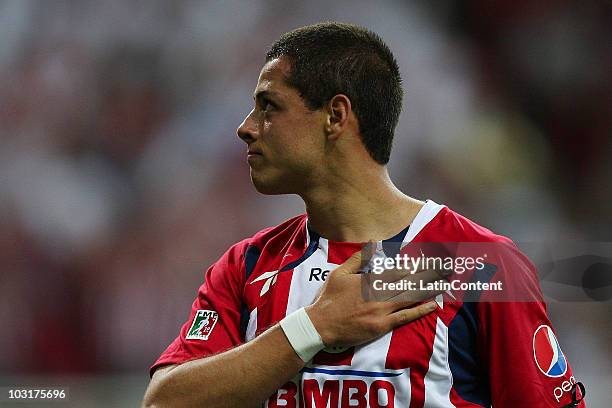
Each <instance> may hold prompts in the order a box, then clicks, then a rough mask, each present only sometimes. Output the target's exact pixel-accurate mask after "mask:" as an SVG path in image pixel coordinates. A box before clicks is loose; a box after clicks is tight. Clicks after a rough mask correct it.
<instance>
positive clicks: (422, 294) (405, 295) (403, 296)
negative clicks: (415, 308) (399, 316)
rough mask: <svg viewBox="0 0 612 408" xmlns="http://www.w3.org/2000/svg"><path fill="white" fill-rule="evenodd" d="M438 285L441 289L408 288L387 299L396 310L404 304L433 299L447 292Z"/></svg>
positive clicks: (392, 308)
mask: <svg viewBox="0 0 612 408" xmlns="http://www.w3.org/2000/svg"><path fill="white" fill-rule="evenodd" d="M438 282H440V283H443V282H446V281H442V280H440V281H438ZM438 287H439V288H440V289H435V288H428V289H418V290H406V291H403V292H401V293H397V294H395V295H393V296H391V297H389V298H388V299H387V301H388V302H389V303H390V305H389V307H390V308H391V310H393V311H395V310H398V309H401V308H403V307H406V306H402V304H405V305H413V304H414V303H418V302H423V301H425V300H427V299H432V298H434V297H436V296H438V295H440V294H442V293H444V292H445V290H443V289H442V288H441V286H438Z"/></svg>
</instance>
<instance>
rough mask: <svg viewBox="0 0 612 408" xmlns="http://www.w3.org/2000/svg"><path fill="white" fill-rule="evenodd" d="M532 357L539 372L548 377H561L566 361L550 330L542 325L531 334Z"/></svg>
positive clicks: (565, 367)
mask: <svg viewBox="0 0 612 408" xmlns="http://www.w3.org/2000/svg"><path fill="white" fill-rule="evenodd" d="M533 357H534V359H535V362H536V365H537V366H538V368H539V369H540V371H541V372H542V373H543V374H544V375H546V376H548V377H561V376H562V375H563V374H565V372H566V371H567V360H566V359H565V355H563V352H562V351H561V347H559V342H558V341H557V337H556V336H555V334H554V333H553V331H552V329H551V328H550V327H549V326H547V325H545V324H543V325H541V326H540V327H538V328H537V329H536V331H535V333H533Z"/></svg>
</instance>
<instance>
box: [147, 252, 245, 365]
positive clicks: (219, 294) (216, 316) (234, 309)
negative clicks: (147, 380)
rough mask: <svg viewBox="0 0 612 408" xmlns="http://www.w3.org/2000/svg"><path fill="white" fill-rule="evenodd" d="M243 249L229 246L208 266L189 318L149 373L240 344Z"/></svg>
mask: <svg viewBox="0 0 612 408" xmlns="http://www.w3.org/2000/svg"><path fill="white" fill-rule="evenodd" d="M244 249H245V245H244V242H242V243H239V244H236V245H234V246H232V247H231V248H230V249H229V250H228V251H227V252H226V253H225V254H223V256H221V258H220V259H219V260H218V261H217V262H215V263H214V264H213V265H212V266H211V267H210V268H208V270H207V271H206V273H205V274H204V283H203V284H202V285H201V286H200V288H199V290H198V295H197V297H196V299H195V300H194V302H193V304H192V306H191V312H190V313H189V318H188V319H187V321H186V322H185V323H184V324H183V326H182V327H181V330H180V332H179V335H178V337H177V338H176V339H174V341H173V342H172V343H170V345H169V346H168V347H167V348H166V350H165V351H164V352H163V353H162V354H161V356H160V357H159V358H158V359H157V361H156V362H155V363H154V364H153V366H151V369H150V375H153V373H154V372H155V370H156V369H157V368H159V367H160V366H164V365H168V364H181V363H184V362H186V361H189V360H194V359H198V358H202V357H206V356H209V355H212V354H216V353H219V352H221V351H224V350H227V349H230V348H233V347H235V346H237V345H239V344H240V343H241V339H242V336H241V332H240V310H241V306H242V288H243V286H244V280H245V278H244V276H245V275H244V273H243V271H244Z"/></svg>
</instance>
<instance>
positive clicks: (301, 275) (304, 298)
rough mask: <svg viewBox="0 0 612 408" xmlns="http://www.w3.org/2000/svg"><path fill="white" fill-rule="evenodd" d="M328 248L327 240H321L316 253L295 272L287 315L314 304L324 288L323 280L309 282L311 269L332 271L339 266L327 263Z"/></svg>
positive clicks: (290, 289)
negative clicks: (322, 287)
mask: <svg viewBox="0 0 612 408" xmlns="http://www.w3.org/2000/svg"><path fill="white" fill-rule="evenodd" d="M327 248H328V246H327V240H326V239H324V238H319V247H318V248H317V249H316V251H315V252H314V253H313V254H312V255H310V256H309V257H308V258H307V259H306V260H305V261H304V262H302V263H301V264H299V265H298V266H297V267H295V269H294V270H293V272H292V275H291V286H289V296H288V299H287V310H286V311H285V315H288V314H290V313H293V312H294V311H296V310H297V309H299V308H300V307H304V306H308V305H310V304H312V303H313V302H314V300H315V298H316V296H317V294H318V293H319V290H320V289H321V286H323V283H324V282H323V280H319V281H317V280H313V281H312V282H310V281H309V280H308V278H309V277H310V269H311V268H321V269H324V270H327V269H329V270H331V269H334V268H335V267H336V266H337V265H335V264H329V263H327Z"/></svg>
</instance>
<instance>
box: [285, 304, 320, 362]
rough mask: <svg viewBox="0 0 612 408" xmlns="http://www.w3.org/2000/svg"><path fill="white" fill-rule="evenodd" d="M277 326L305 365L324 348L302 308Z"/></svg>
mask: <svg viewBox="0 0 612 408" xmlns="http://www.w3.org/2000/svg"><path fill="white" fill-rule="evenodd" d="M279 324H280V327H281V328H282V329H283V331H284V332H285V336H287V340H289V343H290V344H291V347H293V349H294V350H295V352H296V354H297V355H298V356H299V357H300V358H301V359H302V361H304V362H305V363H307V362H308V361H310V360H312V358H313V357H314V356H315V354H317V353H318V352H319V351H321V350H323V348H324V347H325V344H323V340H322V339H321V335H319V332H318V331H317V329H316V328H315V327H314V324H312V321H311V320H310V317H308V314H307V313H306V310H304V308H303V307H302V308H299V309H298V310H296V311H295V312H293V313H291V314H290V315H288V316H286V317H285V318H284V319H283V320H281V321H280V322H279Z"/></svg>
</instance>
